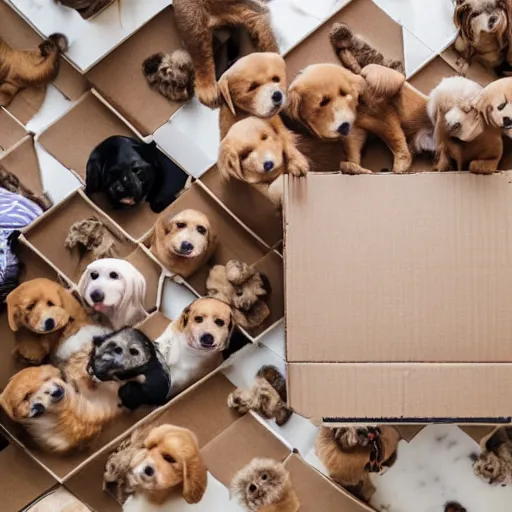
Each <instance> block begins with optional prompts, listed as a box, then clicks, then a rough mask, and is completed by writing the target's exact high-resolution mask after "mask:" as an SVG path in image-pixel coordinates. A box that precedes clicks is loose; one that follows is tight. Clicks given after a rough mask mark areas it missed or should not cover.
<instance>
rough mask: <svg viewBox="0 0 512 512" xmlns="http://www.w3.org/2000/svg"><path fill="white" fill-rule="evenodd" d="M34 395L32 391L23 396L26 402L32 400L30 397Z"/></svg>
mask: <svg viewBox="0 0 512 512" xmlns="http://www.w3.org/2000/svg"><path fill="white" fill-rule="evenodd" d="M31 396H32V393H27V394H26V395H25V396H24V397H23V401H24V402H28V401H29V400H30V397H31Z"/></svg>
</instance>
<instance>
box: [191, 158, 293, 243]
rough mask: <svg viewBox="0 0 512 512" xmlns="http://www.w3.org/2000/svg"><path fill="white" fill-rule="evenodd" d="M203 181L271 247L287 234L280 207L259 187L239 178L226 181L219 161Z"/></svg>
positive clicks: (207, 172)
mask: <svg viewBox="0 0 512 512" xmlns="http://www.w3.org/2000/svg"><path fill="white" fill-rule="evenodd" d="M200 181H201V182H202V183H204V185H206V188H207V189H208V190H210V191H211V192H212V194H213V195H215V197H217V199H218V200H219V201H220V202H221V203H222V204H224V205H225V206H226V208H228V210H230V211H231V212H232V213H233V214H234V215H236V217H238V219H240V221H241V222H242V223H243V224H245V225H246V226H247V227H248V228H249V229H250V230H251V231H253V232H254V233H255V234H256V235H257V236H259V237H260V238H261V239H262V240H263V241H264V242H265V243H266V244H267V245H268V246H269V247H273V246H274V245H275V244H276V243H277V242H279V241H280V240H281V239H282V238H283V226H282V222H283V221H282V217H281V211H280V209H279V208H277V207H276V206H275V205H274V204H273V203H272V202H271V201H270V200H269V199H268V198H267V197H265V196H264V195H263V194H262V193H261V192H259V191H258V190H257V189H256V188H254V187H253V186H251V185H250V184H248V183H245V182H243V181H239V180H234V179H233V180H230V181H226V180H225V179H223V178H222V176H221V175H220V173H219V171H218V169H217V166H216V165H214V166H213V167H212V168H210V169H208V171H206V172H205V173H204V174H203V175H202V176H201V178H200Z"/></svg>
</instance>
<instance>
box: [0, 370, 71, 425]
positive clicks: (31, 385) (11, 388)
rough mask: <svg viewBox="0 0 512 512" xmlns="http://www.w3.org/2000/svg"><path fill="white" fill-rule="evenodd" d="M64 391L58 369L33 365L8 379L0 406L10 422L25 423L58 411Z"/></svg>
mask: <svg viewBox="0 0 512 512" xmlns="http://www.w3.org/2000/svg"><path fill="white" fill-rule="evenodd" d="M67 392H68V386H67V384H66V383H65V382H64V381H63V380H62V377H61V374H60V371H59V370H58V369H57V368H55V367H54V366H51V365H43V366H32V367H30V368H25V369H24V370H21V371H20V372H18V373H17V374H16V375H14V376H13V377H12V378H11V379H10V380H9V382H8V383H7V386H6V387H5V389H4V391H3V392H2V394H1V395H0V405H1V406H2V408H3V409H4V411H5V412H6V413H7V414H8V416H9V417H10V418H11V419H12V420H13V421H16V422H19V423H26V422H27V421H30V420H33V419H35V418H39V417H41V416H43V415H45V414H49V413H52V412H54V411H56V410H58V409H59V407H60V405H61V403H62V401H63V400H64V398H65V397H66V393H67Z"/></svg>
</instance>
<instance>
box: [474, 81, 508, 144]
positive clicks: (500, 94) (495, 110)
mask: <svg viewBox="0 0 512 512" xmlns="http://www.w3.org/2000/svg"><path fill="white" fill-rule="evenodd" d="M511 101H512V78H501V79H500V80H496V81H495V82H491V83H490V84H489V85H488V86H486V87H485V88H484V90H483V91H482V93H481V94H480V95H479V96H478V98H476V100H475V102H474V106H475V108H476V109H478V110H479V111H480V112H481V114H482V115H483V116H484V119H485V121H486V122H487V124H490V125H491V126H495V127H497V128H501V129H502V130H503V131H504V133H505V134H506V135H507V136H509V137H510V136H511V135H512V132H511V130H512V103H511Z"/></svg>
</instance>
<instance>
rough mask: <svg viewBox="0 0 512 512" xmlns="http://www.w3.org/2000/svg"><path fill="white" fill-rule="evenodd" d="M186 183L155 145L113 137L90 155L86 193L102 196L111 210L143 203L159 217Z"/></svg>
mask: <svg viewBox="0 0 512 512" xmlns="http://www.w3.org/2000/svg"><path fill="white" fill-rule="evenodd" d="M186 181H187V174H186V173H185V172H183V170H181V169H180V168H179V167H178V166H177V165H176V164H175V163H174V162H172V161H171V160H170V159H169V158H167V157H166V156H165V155H164V154H163V153H162V152H161V151H160V150H159V149H158V148H157V146H156V144H155V143H154V142H152V143H151V144H146V143H144V142H141V141H139V140H137V139H132V138H130V137H123V136H121V135H114V136H112V137H109V138H108V139H105V140H104V141H103V142H101V143H100V144H99V145H98V146H96V147H95V148H94V150H93V152H92V153H91V156H90V157H89V160H88V162H87V168H86V177H85V193H86V194H87V195H88V196H91V195H92V194H95V193H97V192H103V193H104V194H105V195H106V196H107V199H108V201H109V203H110V205H111V206H112V207H113V208H114V209H121V208H130V207H133V206H136V205H138V204H139V203H141V202H142V201H143V200H144V199H145V200H146V201H147V202H148V203H149V205H150V207H151V209H152V210H153V211H154V212H155V213H160V212H161V211H162V210H164V209H165V208H167V206H169V205H170V204H171V203H172V202H173V201H174V200H175V199H176V197H177V195H178V194H179V192H180V191H181V190H183V187H184V186H185V183H186Z"/></svg>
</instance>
